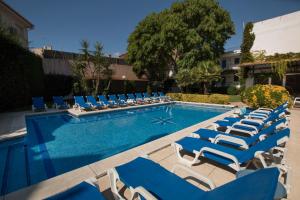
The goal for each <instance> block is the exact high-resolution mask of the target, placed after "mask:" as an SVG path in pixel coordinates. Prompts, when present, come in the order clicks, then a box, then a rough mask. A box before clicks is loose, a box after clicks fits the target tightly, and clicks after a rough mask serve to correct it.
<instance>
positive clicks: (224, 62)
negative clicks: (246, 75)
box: [222, 60, 227, 69]
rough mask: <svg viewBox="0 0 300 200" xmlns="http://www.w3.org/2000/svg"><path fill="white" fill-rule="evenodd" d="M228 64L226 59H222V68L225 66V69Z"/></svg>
mask: <svg viewBox="0 0 300 200" xmlns="http://www.w3.org/2000/svg"><path fill="white" fill-rule="evenodd" d="M226 65H227V63H226V60H222V68H223V69H225V68H226Z"/></svg>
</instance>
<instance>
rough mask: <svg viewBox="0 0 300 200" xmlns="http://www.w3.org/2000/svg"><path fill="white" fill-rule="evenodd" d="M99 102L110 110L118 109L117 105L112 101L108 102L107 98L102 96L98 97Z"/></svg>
mask: <svg viewBox="0 0 300 200" xmlns="http://www.w3.org/2000/svg"><path fill="white" fill-rule="evenodd" d="M98 99H99V102H101V103H102V104H103V105H105V106H108V107H110V108H115V107H118V104H117V103H115V102H113V101H108V100H107V98H106V97H105V96H104V95H98Z"/></svg>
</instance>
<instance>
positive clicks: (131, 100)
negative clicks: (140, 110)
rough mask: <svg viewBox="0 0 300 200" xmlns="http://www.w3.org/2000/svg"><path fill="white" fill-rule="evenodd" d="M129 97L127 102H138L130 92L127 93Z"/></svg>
mask: <svg viewBox="0 0 300 200" xmlns="http://www.w3.org/2000/svg"><path fill="white" fill-rule="evenodd" d="M127 97H128V99H127V102H128V103H130V104H132V105H134V104H136V103H137V102H136V99H135V96H134V94H132V93H128V94H127Z"/></svg>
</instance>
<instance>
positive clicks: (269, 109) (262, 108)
mask: <svg viewBox="0 0 300 200" xmlns="http://www.w3.org/2000/svg"><path fill="white" fill-rule="evenodd" d="M256 110H267V111H270V112H272V111H273V109H271V108H265V107H260V108H258V109H256Z"/></svg>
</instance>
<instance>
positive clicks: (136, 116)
mask: <svg viewBox="0 0 300 200" xmlns="http://www.w3.org/2000/svg"><path fill="white" fill-rule="evenodd" d="M226 111H228V109H224V108H205V107H200V106H195V105H183V104H170V105H164V106H153V107H148V108H142V109H131V110H126V111H115V112H110V113H102V114H97V115H89V116H84V117H80V118H76V117H73V116H71V115H69V114H68V113H60V114H48V115H38V116H27V117H26V125H27V132H28V134H27V136H26V137H25V138H20V139H17V140H12V141H7V142H2V143H0V189H1V191H0V192H1V195H3V194H6V193H9V192H12V191H15V190H17V189H20V188H22V187H26V186H29V185H32V184H35V183H37V182H40V181H42V180H45V179H48V178H51V177H54V176H57V175H59V174H62V173H65V172H68V171H70V170H73V169H76V168H79V167H82V166H84V165H87V164H90V163H93V162H95V161H98V160H101V159H104V158H107V157H109V156H112V155H114V154H117V153H120V152H122V151H125V150H127V149H130V148H133V147H135V146H138V145H141V144H144V143H146V142H149V141H152V140H155V139H157V138H160V137H162V136H165V135H168V134H170V133H173V132H175V131H178V130H180V129H183V128H186V127H188V126H191V125H193V124H196V123H199V122H201V121H204V120H207V119H209V118H211V117H214V116H217V115H219V114H222V113H224V112H226Z"/></svg>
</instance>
